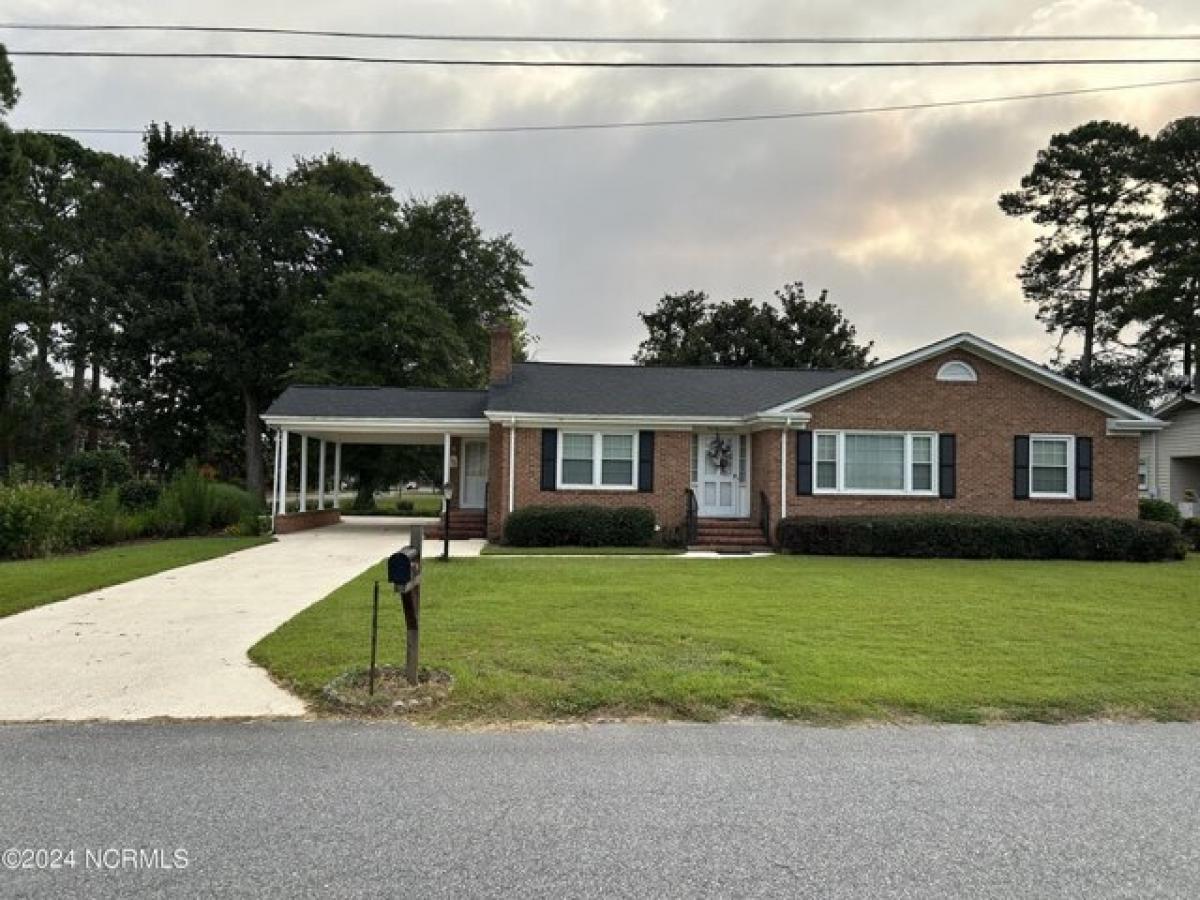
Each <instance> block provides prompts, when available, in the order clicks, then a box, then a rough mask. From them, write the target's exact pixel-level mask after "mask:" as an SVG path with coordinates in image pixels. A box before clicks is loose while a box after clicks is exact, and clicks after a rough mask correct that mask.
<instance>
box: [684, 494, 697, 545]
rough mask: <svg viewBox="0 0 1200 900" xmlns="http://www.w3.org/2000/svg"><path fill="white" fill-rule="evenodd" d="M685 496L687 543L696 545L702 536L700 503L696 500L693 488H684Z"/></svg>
mask: <svg viewBox="0 0 1200 900" xmlns="http://www.w3.org/2000/svg"><path fill="white" fill-rule="evenodd" d="M683 496H684V502H685V504H686V512H687V514H686V526H685V527H686V529H687V542H688V543H689V544H694V543H696V540H697V538H698V537H699V535H700V502H699V501H698V500H697V499H696V492H695V491H693V490H692V489H691V488H684V489H683Z"/></svg>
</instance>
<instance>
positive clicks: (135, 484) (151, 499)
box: [117, 478, 162, 510]
mask: <svg viewBox="0 0 1200 900" xmlns="http://www.w3.org/2000/svg"><path fill="white" fill-rule="evenodd" d="M161 494H162V486H161V485H160V484H159V483H158V482H157V481H150V480H149V479H146V478H134V479H133V480H132V481H126V482H125V483H124V484H122V485H121V486H120V487H118V488H117V499H118V500H120V502H121V508H122V509H128V510H141V509H152V508H153V507H154V504H156V503H158V498H159V496H161Z"/></svg>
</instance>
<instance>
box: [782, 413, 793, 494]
mask: <svg viewBox="0 0 1200 900" xmlns="http://www.w3.org/2000/svg"><path fill="white" fill-rule="evenodd" d="M791 428H792V416H787V419H785V420H784V430H782V431H781V432H780V434H779V517H780V518H787V432H788V431H791Z"/></svg>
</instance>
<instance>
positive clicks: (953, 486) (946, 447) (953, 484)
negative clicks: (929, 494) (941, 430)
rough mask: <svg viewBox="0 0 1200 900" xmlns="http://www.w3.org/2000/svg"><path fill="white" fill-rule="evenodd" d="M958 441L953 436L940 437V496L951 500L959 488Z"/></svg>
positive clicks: (942, 435)
mask: <svg viewBox="0 0 1200 900" xmlns="http://www.w3.org/2000/svg"><path fill="white" fill-rule="evenodd" d="M957 470H958V441H957V439H956V438H955V437H954V435H952V434H939V435H938V496H939V497H942V498H943V499H946V500H950V499H952V498H953V497H954V496H955V493H956V491H957V488H958V471H957Z"/></svg>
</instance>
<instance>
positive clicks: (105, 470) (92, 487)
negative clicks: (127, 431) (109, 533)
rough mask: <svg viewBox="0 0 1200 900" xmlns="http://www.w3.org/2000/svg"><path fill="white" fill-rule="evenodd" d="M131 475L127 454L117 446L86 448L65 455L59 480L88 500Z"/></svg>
mask: <svg viewBox="0 0 1200 900" xmlns="http://www.w3.org/2000/svg"><path fill="white" fill-rule="evenodd" d="M132 477H133V467H132V466H130V465H129V458H128V457H127V456H126V455H125V454H124V453H122V452H121V451H120V450H111V449H110V450H86V451H84V452H82V453H76V454H75V455H73V456H70V457H68V458H67V461H66V462H65V463H64V464H63V481H65V482H66V483H67V484H68V485H69V486H71V487H73V488H75V489H76V490H78V491H79V493H80V494H81V495H83V496H84V497H86V498H87V499H89V500H95V499H96V498H97V497H99V496H100V495H101V494H103V493H104V492H105V491H106V490H108V489H109V488H114V487H117V486H118V485H121V484H124V483H125V482H126V481H129V479H131V478H132Z"/></svg>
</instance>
